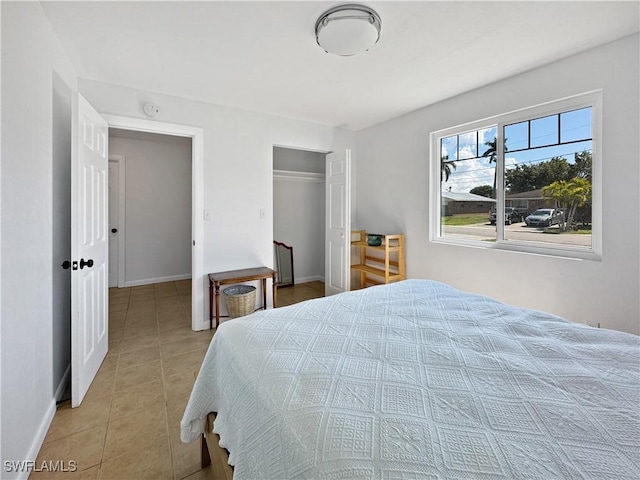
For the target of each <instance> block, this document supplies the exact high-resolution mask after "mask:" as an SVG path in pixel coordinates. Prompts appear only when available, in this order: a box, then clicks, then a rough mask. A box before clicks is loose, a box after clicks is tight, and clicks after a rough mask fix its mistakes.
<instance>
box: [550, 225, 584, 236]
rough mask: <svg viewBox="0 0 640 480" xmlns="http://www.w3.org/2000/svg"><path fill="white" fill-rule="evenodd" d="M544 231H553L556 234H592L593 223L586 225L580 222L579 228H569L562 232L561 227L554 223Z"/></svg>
mask: <svg viewBox="0 0 640 480" xmlns="http://www.w3.org/2000/svg"><path fill="white" fill-rule="evenodd" d="M544 233H551V234H554V235H558V234H560V235H567V234H572V235H591V224H588V225H584V224H582V223H579V224H578V229H577V230H567V231H566V232H561V231H560V229H559V228H558V226H557V225H554V226H553V227H551V228H547V229H545V231H544Z"/></svg>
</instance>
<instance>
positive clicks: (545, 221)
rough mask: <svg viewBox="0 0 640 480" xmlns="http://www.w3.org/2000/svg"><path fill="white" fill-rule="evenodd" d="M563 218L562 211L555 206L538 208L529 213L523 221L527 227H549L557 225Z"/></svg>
mask: <svg viewBox="0 0 640 480" xmlns="http://www.w3.org/2000/svg"><path fill="white" fill-rule="evenodd" d="M563 220H564V214H563V212H562V211H560V210H557V209H555V208H539V209H538V210H536V211H535V212H533V213H532V214H531V215H528V216H527V217H526V218H525V219H524V222H525V223H526V224H527V227H550V226H551V225H557V224H559V223H560V222H561V221H563Z"/></svg>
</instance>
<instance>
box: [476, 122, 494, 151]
mask: <svg viewBox="0 0 640 480" xmlns="http://www.w3.org/2000/svg"><path fill="white" fill-rule="evenodd" d="M497 132H498V127H491V128H484V129H482V130H478V144H479V150H480V155H478V156H480V157H488V156H489V155H491V153H492V152H494V151H495V147H496V143H495V142H496V137H497V136H498V133H497Z"/></svg>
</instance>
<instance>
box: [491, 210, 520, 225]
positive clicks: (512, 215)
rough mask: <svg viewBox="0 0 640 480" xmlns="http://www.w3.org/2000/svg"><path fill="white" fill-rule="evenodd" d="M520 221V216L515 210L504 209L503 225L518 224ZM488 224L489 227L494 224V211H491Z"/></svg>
mask: <svg viewBox="0 0 640 480" xmlns="http://www.w3.org/2000/svg"><path fill="white" fill-rule="evenodd" d="M521 221H522V214H521V213H520V212H519V211H518V209H517V208H514V207H505V209H504V223H505V224H506V225H511V224H512V223H518V222H521ZM489 222H490V223H491V225H495V224H496V211H495V209H494V210H491V213H490V214H489Z"/></svg>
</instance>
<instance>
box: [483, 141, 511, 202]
mask: <svg viewBox="0 0 640 480" xmlns="http://www.w3.org/2000/svg"><path fill="white" fill-rule="evenodd" d="M484 144H485V145H486V146H487V147H489V148H488V149H487V151H486V152H484V153H483V154H482V156H483V157H489V165H491V164H492V163H495V164H496V166H497V162H498V147H497V144H498V139H497V138H496V137H493V141H492V142H484ZM504 151H505V152H507V151H508V150H507V139H506V138H505V139H504ZM497 175H498V169H497V168H494V169H493V194H492V197H491V198H496V180H497Z"/></svg>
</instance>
